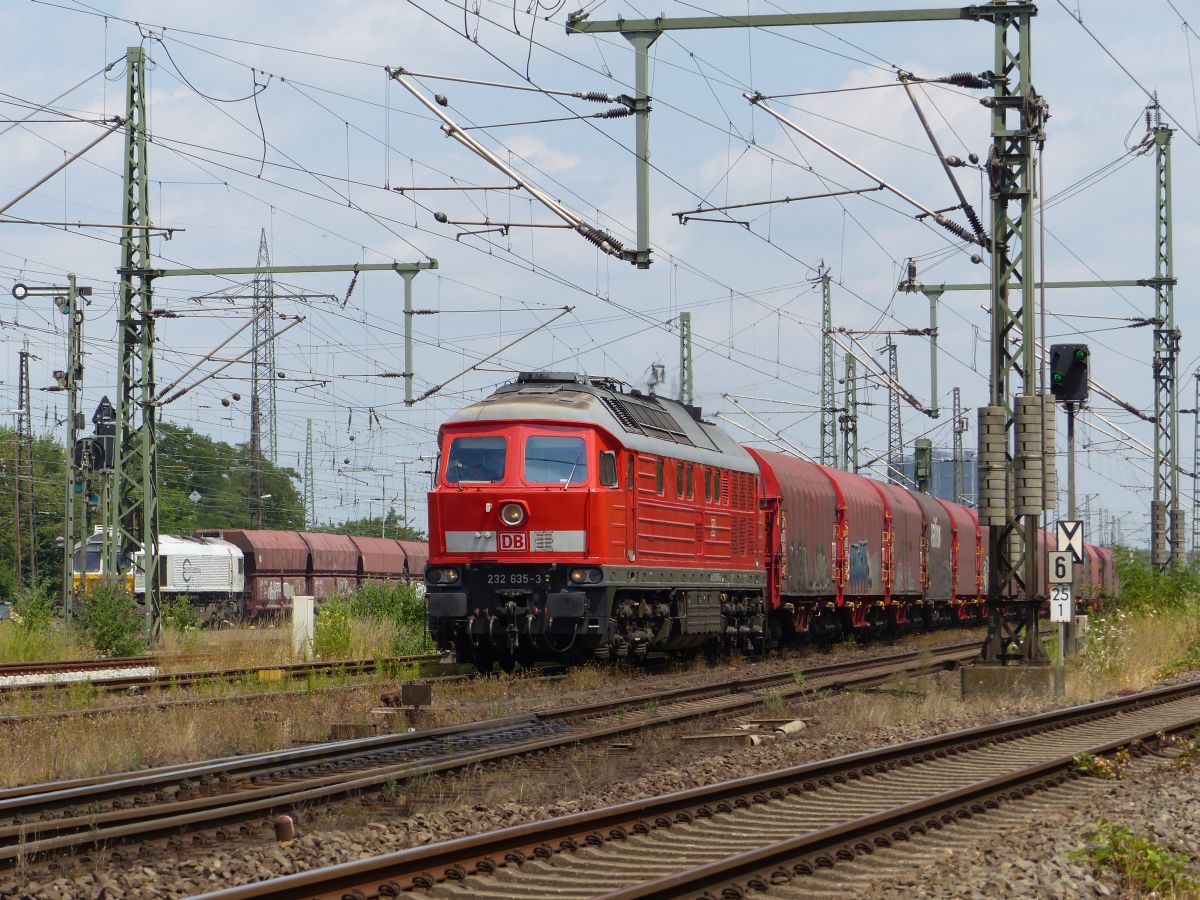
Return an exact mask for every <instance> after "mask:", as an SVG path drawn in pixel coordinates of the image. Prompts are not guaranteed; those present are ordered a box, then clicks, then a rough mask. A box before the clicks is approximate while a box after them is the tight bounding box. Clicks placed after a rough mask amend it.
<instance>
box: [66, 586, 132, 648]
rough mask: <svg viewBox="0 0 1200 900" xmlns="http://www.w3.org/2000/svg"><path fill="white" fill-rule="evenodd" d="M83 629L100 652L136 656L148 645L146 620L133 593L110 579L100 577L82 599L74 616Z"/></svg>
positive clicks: (87, 637) (83, 633)
mask: <svg viewBox="0 0 1200 900" xmlns="http://www.w3.org/2000/svg"><path fill="white" fill-rule="evenodd" d="M75 624H76V627H77V628H78V629H79V631H80V633H81V634H82V635H83V636H84V637H85V638H86V639H87V641H88V642H89V643H90V644H91V645H92V646H93V647H95V648H96V650H98V651H99V652H100V653H104V654H107V655H109V656H137V655H138V654H139V653H143V652H144V651H145V649H146V642H145V638H144V636H143V634H142V628H143V625H144V624H145V623H144V621H143V619H142V615H141V613H140V612H139V611H138V607H137V603H136V602H135V601H134V599H133V597H131V596H129V595H128V594H127V593H125V591H123V590H122V589H121V587H120V585H119V584H118V583H117V582H115V581H112V580H110V579H105V580H104V581H101V582H100V584H98V585H96V588H95V590H93V591H92V592H91V593H90V594H88V595H87V596H86V597H84V598H82V600H81V601H80V608H79V611H78V613H77V614H76V616H75Z"/></svg>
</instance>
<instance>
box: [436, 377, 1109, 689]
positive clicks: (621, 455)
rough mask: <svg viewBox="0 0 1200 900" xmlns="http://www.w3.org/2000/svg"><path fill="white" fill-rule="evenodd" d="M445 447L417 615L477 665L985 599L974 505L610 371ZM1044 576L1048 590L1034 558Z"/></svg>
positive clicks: (740, 644)
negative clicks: (706, 411) (740, 424)
mask: <svg viewBox="0 0 1200 900" xmlns="http://www.w3.org/2000/svg"><path fill="white" fill-rule="evenodd" d="M439 447H440V454H439V460H438V465H437V470H436V483H435V486H434V488H433V490H432V491H431V492H430V494H429V538H430V562H429V565H428V567H427V568H426V570H425V579H426V585H427V589H428V592H429V623H430V629H431V631H432V633H433V635H434V638H435V640H436V642H437V644H438V646H439V647H441V648H443V649H446V650H452V651H454V652H455V654H456V655H457V658H458V659H459V660H460V661H473V662H474V663H475V664H476V665H477V666H478V667H479V668H481V669H484V670H490V669H491V668H492V666H493V664H494V663H496V662H498V663H500V665H502V666H503V667H505V668H511V667H512V666H514V665H517V664H528V663H531V662H534V661H537V660H542V659H558V660H582V659H611V658H617V657H633V658H638V657H643V656H645V655H646V654H647V653H648V652H650V651H651V650H665V651H669V652H675V653H684V654H687V653H693V652H696V651H698V650H705V651H706V652H713V651H715V650H718V649H721V648H725V649H734V648H736V649H740V650H743V651H757V650H761V649H762V648H763V647H764V646H766V645H767V644H768V643H775V642H785V643H787V642H794V641H797V640H801V639H814V640H819V641H832V640H837V639H840V638H841V637H843V636H850V635H854V636H869V635H878V634H884V633H893V634H894V633H898V632H900V631H902V630H904V629H907V628H922V629H924V628H932V627H937V626H941V625H945V624H949V623H952V622H964V621H966V622H970V621H979V620H980V619H981V617H983V616H984V615H986V613H987V603H986V585H985V573H986V572H987V563H988V561H987V547H988V537H987V529H986V528H985V527H980V525H979V522H978V519H977V516H976V514H975V512H974V510H972V509H970V508H968V507H965V506H961V505H958V504H954V503H949V502H945V501H941V500H936V499H934V498H932V497H929V496H927V495H924V494H918V493H914V492H911V491H907V490H905V489H903V488H901V487H898V486H896V485H892V484H882V483H880V482H877V481H873V480H871V479H868V478H865V477H862V476H860V475H856V474H854V473H851V472H845V471H841V470H838V469H834V468H830V467H826V466H819V465H817V464H815V463H812V462H810V461H805V460H801V459H798V458H796V457H793V456H789V455H787V454H783V453H778V452H774V451H768V450H760V449H755V448H748V447H742V446H740V445H739V444H738V443H737V442H736V441H734V440H733V439H732V438H730V437H729V436H728V435H727V434H725V433H724V432H723V431H722V430H721V429H719V428H717V427H716V426H715V425H714V424H712V423H711V422H708V421H705V420H704V419H703V418H702V416H701V414H700V410H698V409H696V408H694V407H689V406H684V405H683V404H680V403H677V402H675V401H674V400H670V399H667V398H665V397H658V396H654V395H645V394H642V393H640V392H638V391H637V390H628V389H626V387H625V386H624V385H622V384H621V383H619V382H617V381H615V380H613V379H610V378H595V377H589V376H585V375H576V374H574V373H553V372H550V373H547V372H536V373H522V374H521V375H519V376H518V378H517V379H516V381H515V382H513V383H511V384H507V385H503V386H501V387H500V388H498V389H497V390H496V391H495V393H493V394H492V395H491V396H490V397H487V398H485V399H483V400H481V401H479V402H477V403H474V404H471V405H470V406H467V407H466V408H464V409H462V410H460V411H459V412H457V413H455V414H454V415H453V416H451V418H450V419H449V420H448V421H447V422H446V423H445V424H444V425H443V426H442V428H441V430H440V432H439ZM1045 540H1046V536H1045V535H1042V536H1041V537H1040V538H1039V550H1038V552H1039V557H1040V555H1041V552H1042V550H1043V549H1044V544H1045ZM1088 552H1089V557H1088V565H1087V566H1085V567H1084V568H1085V569H1086V571H1085V572H1084V573H1083V577H1082V578H1081V580H1080V583H1081V584H1082V585H1083V590H1082V591H1081V594H1082V595H1083V598H1084V601H1085V602H1094V601H1097V600H1098V599H1099V598H1100V597H1102V596H1104V594H1105V591H1108V592H1110V593H1111V592H1112V591H1113V590H1115V580H1114V579H1115V576H1114V574H1113V573H1112V556H1111V554H1110V553H1108V552H1107V551H1102V550H1100V549H1099V548H1090V547H1089V551H1088ZM1038 581H1039V584H1038V585H1037V586H1036V587H1035V588H1034V591H1035V594H1037V595H1038V596H1043V597H1044V596H1045V594H1046V585H1045V572H1044V565H1042V567H1041V571H1040V574H1039V578H1038Z"/></svg>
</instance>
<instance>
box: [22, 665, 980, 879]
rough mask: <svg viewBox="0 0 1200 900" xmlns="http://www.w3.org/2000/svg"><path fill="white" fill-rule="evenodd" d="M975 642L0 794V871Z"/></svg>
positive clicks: (648, 722)
mask: <svg viewBox="0 0 1200 900" xmlns="http://www.w3.org/2000/svg"><path fill="white" fill-rule="evenodd" d="M977 651H978V642H977V641H971V642H963V643H957V644H953V645H950V646H945V647H939V648H935V649H933V650H925V651H909V652H904V653H897V654H892V655H889V656H884V657H877V658H874V659H861V658H860V659H854V660H848V661H844V662H838V663H833V664H829V665H823V666H811V667H808V668H805V669H801V670H799V674H800V675H801V676H802V677H797V673H796V672H794V671H785V672H778V673H773V674H767V675H759V676H755V677H751V678H735V679H731V680H727V681H722V682H716V683H709V684H704V685H697V686H692V687H684V688H673V689H669V690H663V691H657V692H647V693H645V694H641V695H638V696H634V697H627V698H623V699H620V700H605V701H601V702H595V703H587V704H581V705H576V706H570V707H563V708H559V709H553V710H547V711H543V712H541V713H537V714H528V715H520V716H512V717H508V718H504V719H492V720H486V721H480V722H475V723H471V724H466V725H456V726H447V727H443V728H438V729H433V730H430V731H424V732H416V733H404V734H389V735H381V736H377V737H371V738H359V739H354V740H348V741H333V742H329V743H324V744H318V745H314V746H310V747H301V748H293V749H289V750H285V751H277V752H270V753H258V754H249V755H246V756H238V757H228V758H223V759H214V760H208V761H206V762H201V763H192V764H181V765H174V766H167V767H162V768H157V769H150V770H144V771H141V772H135V773H122V774H114V775H104V776H96V777H91V778H81V779H71V780H66V781H59V782H52V783H46V784H40V785H33V786H23V787H18V788H8V789H2V790H0V865H4V864H11V863H13V862H15V861H17V860H22V859H25V860H28V859H31V858H34V857H38V856H43V855H48V854H53V853H56V852H66V851H73V850H79V849H82V848H88V847H95V846H108V845H111V844H114V843H117V842H121V841H132V840H151V839H154V838H156V837H160V836H164V835H166V836H168V837H169V842H170V843H171V844H172V846H174V847H178V848H182V847H184V846H186V844H185V843H184V839H183V838H182V837H181V833H182V832H185V831H188V830H194V829H205V828H212V827H216V826H222V825H226V824H228V823H234V822H240V823H245V822H247V821H254V820H257V819H261V818H262V817H263V816H266V815H268V814H270V813H273V812H277V811H287V810H295V809H300V808H303V807H305V806H308V805H311V804H316V803H323V802H330V801H333V800H337V799H340V798H345V797H348V796H353V795H357V794H361V793H366V792H371V791H380V790H384V789H387V788H389V787H394V786H395V785H397V784H399V783H401V782H403V781H405V780H407V779H410V778H413V777H416V776H430V775H439V774H445V773H448V772H451V771H456V770H463V769H467V768H469V767H471V766H477V765H481V764H484V763H493V762H497V761H501V760H504V759H510V758H513V757H517V756H522V755H526V754H530V753H535V752H542V751H548V750H553V749H558V748H563V747H568V746H572V745H576V744H580V743H585V742H595V741H602V740H606V739H611V738H615V737H617V736H619V735H624V734H629V733H632V732H634V731H638V730H642V729H645V728H648V727H656V726H661V725H665V724H668V723H675V722H682V721H686V720H694V719H698V718H703V717H711V716H728V715H736V714H738V713H741V712H744V711H747V710H750V709H753V708H754V707H756V706H758V705H760V704H761V703H763V702H764V700H767V699H769V698H771V697H773V696H781V697H785V698H786V697H790V696H796V695H801V694H808V693H812V692H821V691H836V690H840V689H844V688H849V687H865V686H870V685H873V684H878V683H882V682H885V681H888V680H890V679H893V678H895V677H897V676H898V675H901V674H909V675H920V674H928V673H932V672H935V671H939V670H943V669H945V668H948V667H952V666H954V665H957V664H958V663H960V662H963V661H965V660H967V659H970V658H972V657H973V656H974V655H975V654H976V653H977Z"/></svg>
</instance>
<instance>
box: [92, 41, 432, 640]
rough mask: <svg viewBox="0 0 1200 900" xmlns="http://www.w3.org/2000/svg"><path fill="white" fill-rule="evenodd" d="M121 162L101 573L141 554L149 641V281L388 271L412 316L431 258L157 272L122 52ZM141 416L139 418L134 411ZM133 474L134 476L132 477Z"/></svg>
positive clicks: (136, 59)
mask: <svg viewBox="0 0 1200 900" xmlns="http://www.w3.org/2000/svg"><path fill="white" fill-rule="evenodd" d="M126 70H127V75H126V83H125V84H126V89H125V107H126V116H125V165H124V195H123V219H122V222H123V231H122V236H121V266H120V268H119V269H118V270H117V271H118V274H119V275H120V279H121V280H120V296H119V301H118V316H117V322H118V325H117V354H118V369H117V382H118V389H117V403H116V423H117V424H116V427H117V435H116V442H115V443H116V448H115V453H114V461H113V473H112V484H111V487H110V492H111V501H110V504H109V509H110V513H109V517H108V519H109V521H108V527H110V528H112V529H113V530H114V532H115V534H114V540H112V541H111V542H110V547H109V548H108V549H107V551H106V554H105V555H106V560H105V562H106V565H107V571H108V572H109V573H110V574H111V575H112V576H114V577H119V576H120V574H121V561H122V560H132V559H133V556H134V553H136V552H137V551H138V550H142V551H143V557H142V558H143V565H144V567H145V576H146V577H145V583H146V600H145V603H146V631H147V635H148V637H149V638H150V639H151V640H153V639H154V638H156V637H157V635H158V632H159V631H160V629H161V625H162V623H161V616H160V613H159V605H160V599H161V598H160V590H159V588H160V586H159V580H158V575H159V573H158V448H157V434H156V422H157V415H158V406H159V404H160V403H161V402H162V401H163V398H161V397H158V396H156V394H155V389H156V385H155V381H154V321H155V320H154V315H153V313H154V308H153V302H152V288H153V283H154V279H156V278H170V277H189V276H200V275H209V276H223V275H254V276H260V275H282V274H289V275H293V274H302V273H328V272H352V273H354V275H355V277H357V276H358V274H359V273H360V272H375V271H379V272H382V271H393V272H395V273H396V274H398V275H400V276H401V277H402V278H404V281H405V311H406V313H408V314H413V311H412V309H411V307H412V293H411V281H412V278H413V277H414V276H416V274H417V273H419V272H422V271H425V270H427V269H436V268H437V267H438V264H437V260H435V259H428V260H426V261H424V262H417V263H399V262H390V263H347V264H335V265H304V266H274V265H272V266H215V267H210V268H180V269H156V268H152V267H151V260H150V231H151V230H152V225H151V223H150V197H149V192H150V179H149V174H148V170H147V144H148V141H147V136H146V84H145V78H146V54H145V51H144V50H143V49H142V48H141V47H130V48H129V49H128V50H127V51H126ZM406 324H407V326H408V327H407V329H406V337H407V338H408V340H406V344H408V345H409V347H408V352H407V354H406V356H407V361H408V362H411V317H410V316H406ZM407 368H408V370H409V371H408V372H406V373H403V374H404V378H405V388H406V393H405V402H406V403H408V402H410V400H409V397H410V396H411V393H412V391H411V388H412V366H411V365H409V366H407ZM139 410H140V411H141V417H140V419H139V417H138V411H139ZM139 476H140V477H139Z"/></svg>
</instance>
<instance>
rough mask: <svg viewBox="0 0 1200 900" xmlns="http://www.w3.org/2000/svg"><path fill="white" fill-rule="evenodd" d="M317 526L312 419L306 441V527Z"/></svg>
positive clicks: (309, 421)
mask: <svg viewBox="0 0 1200 900" xmlns="http://www.w3.org/2000/svg"><path fill="white" fill-rule="evenodd" d="M316 524H317V494H316V484H315V482H314V479H313V445H312V419H309V420H308V433H307V435H306V436H305V440H304V527H305V528H306V529H308V528H314V527H316Z"/></svg>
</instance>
